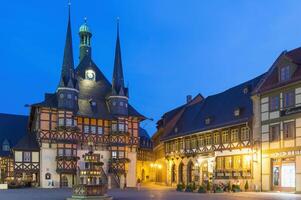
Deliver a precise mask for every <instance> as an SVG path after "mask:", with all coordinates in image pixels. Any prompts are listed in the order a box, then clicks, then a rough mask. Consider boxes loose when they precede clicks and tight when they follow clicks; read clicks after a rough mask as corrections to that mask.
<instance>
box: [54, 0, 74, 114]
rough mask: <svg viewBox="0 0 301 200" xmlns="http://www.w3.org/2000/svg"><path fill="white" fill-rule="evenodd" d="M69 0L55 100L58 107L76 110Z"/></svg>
mask: <svg viewBox="0 0 301 200" xmlns="http://www.w3.org/2000/svg"><path fill="white" fill-rule="evenodd" d="M70 6H71V3H70V0H69V3H68V25H67V33H66V41H65V49H64V57H63V65H62V72H61V78H60V82H59V86H58V88H57V91H56V94H57V102H58V108H59V109H68V110H72V111H74V112H76V111H77V110H78V102H77V99H78V92H79V91H78V90H79V88H78V83H77V77H75V72H74V60H73V48H72V32H71V19H70V18H71V17H70Z"/></svg>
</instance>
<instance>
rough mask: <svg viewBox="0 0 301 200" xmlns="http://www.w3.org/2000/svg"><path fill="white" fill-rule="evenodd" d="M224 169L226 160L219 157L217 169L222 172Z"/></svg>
mask: <svg viewBox="0 0 301 200" xmlns="http://www.w3.org/2000/svg"><path fill="white" fill-rule="evenodd" d="M223 168H224V158H223V157H217V158H216V169H217V170H222V169H223Z"/></svg>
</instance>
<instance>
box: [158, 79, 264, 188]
mask: <svg viewBox="0 0 301 200" xmlns="http://www.w3.org/2000/svg"><path fill="white" fill-rule="evenodd" d="M262 77H263V76H259V77H257V78H255V79H253V80H250V81H247V82H245V83H242V84H240V85H238V86H235V87H233V88H230V89H228V90H226V91H224V92H222V93H219V94H216V95H212V96H209V97H207V98H204V97H203V96H201V95H197V96H196V97H195V98H193V99H192V98H191V97H190V96H188V97H187V102H186V104H184V105H182V106H180V107H178V108H176V109H174V110H171V111H169V112H167V113H165V114H164V115H163V117H162V119H161V120H160V121H159V122H158V133H156V134H155V135H154V137H153V139H154V140H155V141H156V140H158V141H157V143H156V142H155V141H154V143H155V144H154V146H155V147H154V152H156V148H158V153H159V152H160V151H159V149H160V146H161V144H164V156H165V163H164V164H163V166H162V170H165V171H163V172H160V171H159V170H158V171H159V172H158V173H166V174H167V177H166V179H165V180H163V181H165V182H166V183H167V184H168V185H175V184H177V183H184V184H188V183H195V184H197V185H201V184H208V183H221V182H223V183H229V182H232V183H233V184H234V183H235V184H241V186H243V185H244V184H245V183H246V181H248V184H250V185H251V187H252V189H253V188H254V189H255V187H258V186H257V184H258V181H259V178H258V177H257V173H255V172H254V170H256V171H257V170H258V166H257V164H258V163H257V158H256V156H255V155H256V153H257V148H254V141H253V134H252V133H253V131H252V129H253V103H252V99H251V93H252V91H253V90H254V88H255V87H256V85H257V84H258V82H259V81H260V80H261V79H262ZM157 159H158V161H157V160H156V162H158V163H162V162H163V161H162V158H160V156H158V158H157Z"/></svg>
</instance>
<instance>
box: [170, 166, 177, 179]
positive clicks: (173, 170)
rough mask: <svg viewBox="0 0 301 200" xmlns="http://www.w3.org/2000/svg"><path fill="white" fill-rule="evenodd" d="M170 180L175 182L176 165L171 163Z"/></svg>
mask: <svg viewBox="0 0 301 200" xmlns="http://www.w3.org/2000/svg"><path fill="white" fill-rule="evenodd" d="M171 182H172V183H174V182H176V165H175V164H173V165H172V166H171Z"/></svg>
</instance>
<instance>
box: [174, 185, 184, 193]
mask: <svg viewBox="0 0 301 200" xmlns="http://www.w3.org/2000/svg"><path fill="white" fill-rule="evenodd" d="M184 188H185V185H184V184H183V183H179V184H177V189H176V190H177V191H178V192H182V191H183V189H184Z"/></svg>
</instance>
